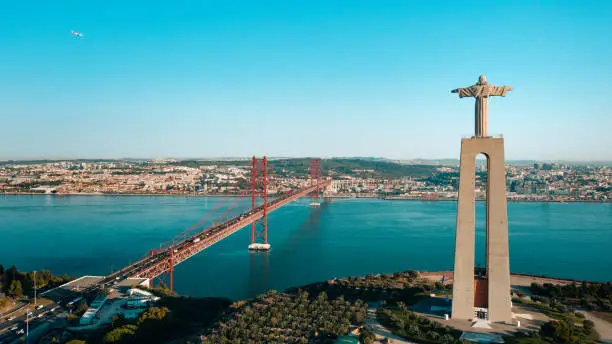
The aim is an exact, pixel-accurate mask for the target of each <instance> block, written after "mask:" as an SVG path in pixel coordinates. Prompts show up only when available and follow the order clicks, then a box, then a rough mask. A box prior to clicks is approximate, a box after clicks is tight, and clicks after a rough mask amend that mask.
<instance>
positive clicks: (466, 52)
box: [0, 0, 612, 160]
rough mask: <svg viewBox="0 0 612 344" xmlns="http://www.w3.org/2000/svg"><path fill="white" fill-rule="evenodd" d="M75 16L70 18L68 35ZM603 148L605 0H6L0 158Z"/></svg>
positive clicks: (610, 53)
mask: <svg viewBox="0 0 612 344" xmlns="http://www.w3.org/2000/svg"><path fill="white" fill-rule="evenodd" d="M71 30H76V31H79V32H82V33H83V34H84V37H82V38H80V39H79V38H76V37H74V36H72V35H71V32H70V31H71ZM483 73H484V74H486V75H487V78H488V81H489V82H491V83H493V84H497V85H510V86H513V87H514V89H515V90H514V92H511V93H510V94H509V96H508V97H506V98H500V97H497V98H494V99H493V100H491V101H490V105H489V109H490V123H491V124H490V132H491V133H493V134H496V133H503V135H504V138H505V140H506V157H507V158H508V159H573V160H585V159H599V160H604V159H605V160H612V96H611V92H612V1H467V0H460V1H457V0H455V1H407V0H406V1H404V0H401V1H399V0H398V1H392V0H388V1H379V0H373V1H358V0H350V1H348V0H347V1H340V0H338V1H334V0H304V1H292V0H278V1H265V0H258V1H255V0H253V1H235V0H218V1H204V0H194V1H180V0H177V1H157V0H147V1H140V0H138V1H137V0H130V1H125V0H122V1H118V0H104V1H98V0H78V1H60V0H58V1H40V0H30V1H2V3H1V4H0V159H24V158H98V157H99V158H112V157H142V158H154V157H220V156H250V155H253V154H257V155H263V154H266V155H268V156H321V157H330V156H382V157H388V158H397V159H409V158H457V157H458V156H459V147H460V138H461V137H462V136H469V135H471V134H472V133H473V130H474V129H473V122H474V114H473V111H474V110H473V107H474V104H473V103H474V101H473V99H467V98H466V99H459V98H458V97H457V95H456V94H451V93H450V90H451V89H453V88H457V87H466V86H470V85H472V84H474V83H475V82H476V80H477V78H478V75H480V74H483Z"/></svg>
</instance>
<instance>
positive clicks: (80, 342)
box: [53, 337, 87, 344]
mask: <svg viewBox="0 0 612 344" xmlns="http://www.w3.org/2000/svg"><path fill="white" fill-rule="evenodd" d="M53 339H55V340H56V341H55V343H59V341H57V339H56V338H55V337H53ZM66 344H87V342H86V341H84V340H78V339H73V340H71V341H69V342H67V343H66Z"/></svg>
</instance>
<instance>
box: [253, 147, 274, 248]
mask: <svg viewBox="0 0 612 344" xmlns="http://www.w3.org/2000/svg"><path fill="white" fill-rule="evenodd" d="M259 175H261V177H259ZM260 188H261V190H260ZM259 196H261V198H262V199H263V214H262V216H261V218H260V219H257V220H255V221H253V222H252V223H251V244H250V245H249V251H269V250H270V248H271V246H270V244H269V243H268V159H267V158H266V157H265V156H264V157H263V159H257V158H256V157H255V156H253V160H252V166H251V211H252V212H253V213H254V212H255V211H256V208H258V206H257V198H259Z"/></svg>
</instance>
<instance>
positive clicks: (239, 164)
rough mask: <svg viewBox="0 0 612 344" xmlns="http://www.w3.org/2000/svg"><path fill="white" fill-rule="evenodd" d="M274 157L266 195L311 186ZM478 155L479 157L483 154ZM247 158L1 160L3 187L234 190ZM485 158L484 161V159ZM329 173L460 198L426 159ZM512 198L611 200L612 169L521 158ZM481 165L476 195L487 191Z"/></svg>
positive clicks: (359, 191) (375, 185) (512, 170)
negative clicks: (206, 159)
mask: <svg viewBox="0 0 612 344" xmlns="http://www.w3.org/2000/svg"><path fill="white" fill-rule="evenodd" d="M301 160H304V161H308V160H307V159H278V160H274V159H272V160H271V173H270V183H269V190H268V191H269V193H270V194H271V195H273V194H276V193H282V192H287V191H289V190H292V189H296V188H299V187H301V186H304V185H306V184H307V183H308V182H309V180H308V178H309V174H308V170H307V169H308V165H307V164H306V163H302V161H301ZM479 161H480V160H479ZM249 162H250V161H249V160H247V159H245V160H234V161H176V160H117V161H42V162H5V163H0V193H54V194H181V195H182V194H190V195H232V194H240V193H242V192H246V191H248V190H249V187H250V184H249V183H250V179H249V178H250V172H249V168H250V167H249ZM482 162H484V160H482ZM321 166H322V168H323V170H324V175H325V176H327V177H328V178H331V179H332V182H331V185H330V187H329V188H328V189H327V190H326V195H327V196H344V197H353V196H355V197H383V198H387V199H430V200H434V199H438V200H445V199H456V198H457V188H458V181H459V173H458V164H457V165H455V164H447V165H445V166H442V165H423V164H414V163H412V164H411V163H397V162H391V161H383V160H380V161H379V160H367V159H363V160H360V159H327V160H323V161H322V164H321ZM506 180H507V185H506V186H507V187H506V194H507V197H508V200H511V201H610V200H612V167H610V166H607V165H602V164H593V165H587V164H580V165H579V164H576V165H572V164H559V163H537V162H536V163H529V164H527V163H522V164H513V163H509V164H507V165H506ZM485 184H486V171H485V166H484V164H483V163H480V164H478V166H477V172H476V197H477V198H479V199H483V198H484V195H485Z"/></svg>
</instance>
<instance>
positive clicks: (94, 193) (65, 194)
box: [0, 192, 612, 203]
mask: <svg viewBox="0 0 612 344" xmlns="http://www.w3.org/2000/svg"><path fill="white" fill-rule="evenodd" d="M2 195H10V196H19V195H26V196H55V197H60V198H61V197H66V196H161V197H181V196H184V197H243V198H250V197H251V195H250V194H248V195H247V194H241V195H240V194H238V195H236V194H229V195H228V194H186V193H102V192H74V193H51V194H48V193H40V192H2V193H0V196H2ZM270 196H273V195H272V194H270ZM323 198H338V199H359V198H366V199H380V200H385V201H421V202H457V199H456V198H437V199H420V198H394V197H385V196H376V195H351V196H348V195H328V196H323ZM484 201H485V200H484V199H477V200H476V202H484ZM506 201H507V202H513V203H612V200H605V201H599V200H532V199H521V200H518V199H506Z"/></svg>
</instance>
